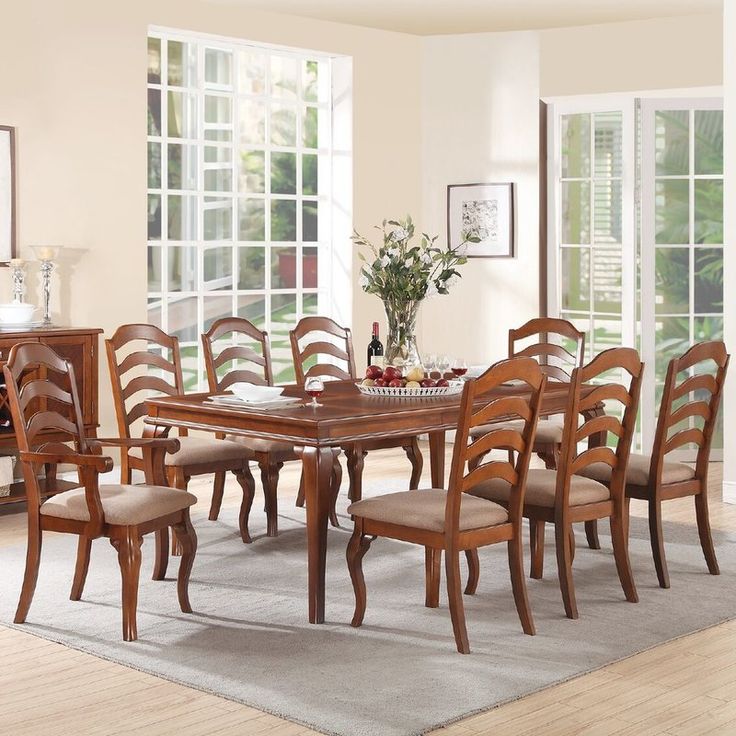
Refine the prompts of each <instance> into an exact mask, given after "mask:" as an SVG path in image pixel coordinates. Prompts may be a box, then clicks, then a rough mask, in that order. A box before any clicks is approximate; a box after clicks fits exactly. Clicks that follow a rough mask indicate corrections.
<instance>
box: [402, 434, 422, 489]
mask: <svg viewBox="0 0 736 736" xmlns="http://www.w3.org/2000/svg"><path fill="white" fill-rule="evenodd" d="M404 452H405V453H406V456H407V457H408V458H409V462H410V463H411V478H410V479H409V490H410V491H415V490H416V489H417V488H419V481H421V479H422V467H423V466H424V458H423V457H422V451H421V450H420V449H419V440H418V439H417V438H416V437H412V438H411V443H410V444H408V445H404Z"/></svg>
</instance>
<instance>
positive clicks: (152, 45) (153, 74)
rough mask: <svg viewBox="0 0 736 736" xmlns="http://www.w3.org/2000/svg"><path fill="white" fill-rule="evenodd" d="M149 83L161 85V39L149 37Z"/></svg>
mask: <svg viewBox="0 0 736 736" xmlns="http://www.w3.org/2000/svg"><path fill="white" fill-rule="evenodd" d="M148 81H149V82H151V83H152V84H161V39H160V38H151V37H150V36H149V37H148Z"/></svg>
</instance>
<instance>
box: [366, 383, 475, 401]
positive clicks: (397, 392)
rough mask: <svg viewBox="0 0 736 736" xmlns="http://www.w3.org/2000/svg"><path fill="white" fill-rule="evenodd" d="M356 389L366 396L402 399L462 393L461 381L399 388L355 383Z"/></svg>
mask: <svg viewBox="0 0 736 736" xmlns="http://www.w3.org/2000/svg"><path fill="white" fill-rule="evenodd" d="M356 385H357V386H358V391H360V393H362V394H365V395H366V396H393V397H400V398H404V399H407V398H409V399H411V398H414V399H416V398H422V399H423V398H425V397H431V396H452V395H453V394H459V393H462V390H463V382H462V381H450V385H449V386H433V387H432V388H405V387H404V388H399V387H398V386H364V385H363V384H362V383H358V384H356Z"/></svg>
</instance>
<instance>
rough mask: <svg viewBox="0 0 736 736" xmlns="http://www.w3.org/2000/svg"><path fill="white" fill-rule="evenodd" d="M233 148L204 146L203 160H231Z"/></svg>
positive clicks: (217, 161) (220, 161)
mask: <svg viewBox="0 0 736 736" xmlns="http://www.w3.org/2000/svg"><path fill="white" fill-rule="evenodd" d="M232 155H233V149H232V148H231V147H230V146H214V145H213V146H205V147H204V162H205V163H206V164H224V163H228V162H229V161H231V160H232Z"/></svg>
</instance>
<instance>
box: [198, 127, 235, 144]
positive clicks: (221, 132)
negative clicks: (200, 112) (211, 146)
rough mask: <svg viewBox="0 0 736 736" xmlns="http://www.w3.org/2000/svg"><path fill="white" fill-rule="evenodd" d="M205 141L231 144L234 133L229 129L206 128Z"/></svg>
mask: <svg viewBox="0 0 736 736" xmlns="http://www.w3.org/2000/svg"><path fill="white" fill-rule="evenodd" d="M204 139H205V140H206V141H215V142H223V143H230V142H231V141H232V139H233V131H232V130H230V129H229V128H210V127H207V126H205V129H204Z"/></svg>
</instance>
